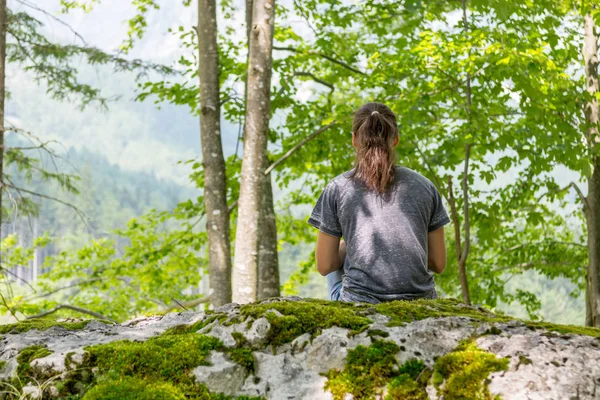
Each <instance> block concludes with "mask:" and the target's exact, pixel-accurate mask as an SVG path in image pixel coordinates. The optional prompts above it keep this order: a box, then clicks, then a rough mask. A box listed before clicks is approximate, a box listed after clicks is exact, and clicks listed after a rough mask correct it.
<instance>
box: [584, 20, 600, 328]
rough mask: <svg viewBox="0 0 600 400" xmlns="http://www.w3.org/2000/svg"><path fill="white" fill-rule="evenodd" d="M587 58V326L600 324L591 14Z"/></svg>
mask: <svg viewBox="0 0 600 400" xmlns="http://www.w3.org/2000/svg"><path fill="white" fill-rule="evenodd" d="M584 30H585V44H584V50H583V54H584V60H585V75H586V89H587V91H588V93H589V94H590V95H591V96H590V101H589V102H588V103H587V104H586V106H585V116H586V122H587V124H588V129H587V131H586V133H585V135H586V141H587V144H588V146H589V149H590V153H591V154H592V160H591V163H592V171H593V172H592V176H590V178H589V180H588V195H587V199H586V198H584V199H583V203H584V204H583V206H584V212H585V216H586V221H587V231H588V259H589V260H588V271H587V282H586V283H587V284H586V314H587V315H586V325H589V326H596V327H600V276H599V275H600V156H599V155H598V151H599V150H600V149H599V147H600V134H599V132H598V123H599V122H600V118H599V109H598V99H597V98H596V95H597V94H598V93H599V86H598V36H597V35H596V26H595V23H594V19H593V18H592V16H591V14H590V13H588V14H586V15H585V17H584Z"/></svg>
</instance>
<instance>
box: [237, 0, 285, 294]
mask: <svg viewBox="0 0 600 400" xmlns="http://www.w3.org/2000/svg"><path fill="white" fill-rule="evenodd" d="M274 19H275V2H274V1H273V0H254V4H253V11H252V32H251V34H250V49H249V52H250V53H249V57H248V75H247V76H248V78H247V79H248V93H247V96H246V97H247V100H246V119H245V126H244V159H243V161H242V179H241V183H240V199H239V211H238V221H237V231H236V240H235V260H234V270H233V301H234V302H236V303H247V302H250V301H255V300H256V298H257V286H258V277H257V275H258V249H259V241H260V237H259V221H260V209H261V206H260V204H261V199H262V190H263V186H264V166H265V165H266V164H267V163H266V162H265V159H266V156H267V154H266V153H267V142H268V137H269V136H268V135H269V120H270V114H271V109H270V101H271V99H270V91H271V65H272V60H271V55H272V50H273V27H274Z"/></svg>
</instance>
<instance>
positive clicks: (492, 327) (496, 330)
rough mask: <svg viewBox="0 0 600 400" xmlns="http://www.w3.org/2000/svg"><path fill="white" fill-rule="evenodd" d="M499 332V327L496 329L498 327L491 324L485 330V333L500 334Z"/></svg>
mask: <svg viewBox="0 0 600 400" xmlns="http://www.w3.org/2000/svg"><path fill="white" fill-rule="evenodd" d="M501 333H502V331H501V330H500V329H498V327H496V326H495V325H492V326H491V327H490V329H488V330H487V331H485V334H486V335H500V334H501Z"/></svg>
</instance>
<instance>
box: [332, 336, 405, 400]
mask: <svg viewBox="0 0 600 400" xmlns="http://www.w3.org/2000/svg"><path fill="white" fill-rule="evenodd" d="M399 351H400V348H399V347H398V345H396V343H394V342H387V341H376V342H374V343H373V344H372V345H371V346H369V347H365V346H357V347H355V348H354V349H352V350H350V351H349V352H348V357H347V358H346V365H345V366H344V369H343V370H342V371H339V370H332V371H329V372H328V373H327V375H326V376H327V382H326V383H325V389H326V390H329V391H330V392H331V393H332V394H333V398H334V399H335V400H342V399H344V398H345V397H346V394H351V395H352V396H353V398H354V399H356V400H359V399H373V398H375V395H376V394H380V393H381V388H382V387H383V386H385V385H386V384H387V382H388V381H389V380H391V379H392V378H394V376H395V375H397V370H398V365H397V362H396V357H395V355H396V353H398V352H399Z"/></svg>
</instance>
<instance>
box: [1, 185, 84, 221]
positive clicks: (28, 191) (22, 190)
mask: <svg viewBox="0 0 600 400" xmlns="http://www.w3.org/2000/svg"><path fill="white" fill-rule="evenodd" d="M5 177H6V176H5ZM4 186H6V187H9V188H13V189H14V190H16V191H17V192H19V193H20V192H23V193H27V194H30V195H32V196H36V197H39V198H42V199H47V200H52V201H56V202H57V203H60V204H62V205H65V206H67V207H70V208H71V209H73V210H74V211H75V212H76V213H77V215H78V216H79V218H80V219H81V221H82V222H83V223H84V225H85V227H86V228H87V229H88V230H89V226H88V224H87V222H86V221H85V215H84V214H83V212H81V210H79V208H77V207H75V206H74V205H73V204H71V203H67V202H66V201H63V200H60V199H57V198H56V197H52V196H48V195H45V194H41V193H36V192H32V191H31V190H27V189H23V188H20V187H17V186H15V185H12V184H9V185H6V184H5V185H4Z"/></svg>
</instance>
